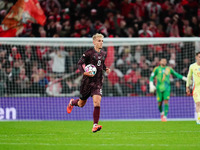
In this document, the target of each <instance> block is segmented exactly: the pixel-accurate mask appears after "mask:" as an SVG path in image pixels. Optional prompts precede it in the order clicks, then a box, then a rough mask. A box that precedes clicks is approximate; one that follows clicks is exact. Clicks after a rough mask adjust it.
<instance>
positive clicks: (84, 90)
mask: <svg viewBox="0 0 200 150" xmlns="http://www.w3.org/2000/svg"><path fill="white" fill-rule="evenodd" d="M92 38H93V44H94V48H90V49H88V50H86V51H85V52H84V53H83V56H82V57H81V59H80V60H79V61H78V68H79V70H80V71H81V72H82V73H83V78H82V81H81V86H80V97H79V99H76V100H74V99H71V100H70V102H69V104H68V106H67V112H68V113H71V111H72V109H73V106H78V107H83V106H84V105H85V104H86V102H87V99H88V98H89V97H90V96H92V98H93V104H94V112H93V128H92V132H97V131H100V130H101V129H102V126H101V125H98V122H99V116H100V102H101V97H102V86H103V71H106V73H107V74H109V73H110V69H109V68H106V66H105V64H104V62H105V58H106V52H105V51H103V50H102V46H103V38H104V36H103V35H102V34H99V33H97V34H95V35H93V37H92ZM83 64H85V65H88V64H93V65H95V67H96V68H97V72H96V74H95V75H91V74H90V72H84V69H83V67H82V65H83Z"/></svg>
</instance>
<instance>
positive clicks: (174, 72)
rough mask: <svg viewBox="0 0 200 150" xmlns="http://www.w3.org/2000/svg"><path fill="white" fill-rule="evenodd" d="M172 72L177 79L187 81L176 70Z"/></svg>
mask: <svg viewBox="0 0 200 150" xmlns="http://www.w3.org/2000/svg"><path fill="white" fill-rule="evenodd" d="M170 72H171V74H172V75H174V76H176V77H177V78H179V79H182V80H184V81H187V78H186V77H185V76H182V75H181V74H179V73H178V72H176V71H174V69H172V68H170Z"/></svg>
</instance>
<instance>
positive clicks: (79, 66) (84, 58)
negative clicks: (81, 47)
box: [78, 51, 94, 77]
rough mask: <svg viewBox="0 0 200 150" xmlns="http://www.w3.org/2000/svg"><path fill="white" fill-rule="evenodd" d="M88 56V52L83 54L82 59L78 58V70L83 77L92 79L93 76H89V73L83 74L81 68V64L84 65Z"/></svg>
mask: <svg viewBox="0 0 200 150" xmlns="http://www.w3.org/2000/svg"><path fill="white" fill-rule="evenodd" d="M89 57H90V56H89V54H88V51H86V52H84V53H83V55H82V57H81V58H80V60H79V61H78V69H79V70H80V72H81V73H82V74H83V75H85V76H89V77H93V76H94V74H91V73H90V72H85V70H84V68H83V64H85V62H86V61H87V60H88V59H89Z"/></svg>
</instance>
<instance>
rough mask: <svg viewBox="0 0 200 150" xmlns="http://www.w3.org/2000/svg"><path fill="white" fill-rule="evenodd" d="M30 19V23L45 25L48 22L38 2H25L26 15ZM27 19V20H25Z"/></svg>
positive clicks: (32, 0)
mask: <svg viewBox="0 0 200 150" xmlns="http://www.w3.org/2000/svg"><path fill="white" fill-rule="evenodd" d="M25 13H26V15H27V16H26V17H28V21H31V22H34V23H38V24H40V25H44V24H45V22H46V16H45V15H44V12H43V10H42V8H41V7H40V3H39V2H38V0H25V9H24V14H25ZM24 19H25V18H24Z"/></svg>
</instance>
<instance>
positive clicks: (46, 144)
mask: <svg viewBox="0 0 200 150" xmlns="http://www.w3.org/2000/svg"><path fill="white" fill-rule="evenodd" d="M0 145H41V146H102V147H104V146H114V147H118V146H123V147H124V146H126V147H130V146H131V147H132V146H137V147H154V146H155V147H157V146H160V147H169V146H175V147H200V144H52V143H0Z"/></svg>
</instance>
